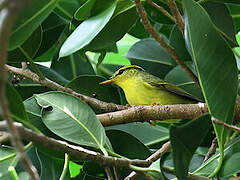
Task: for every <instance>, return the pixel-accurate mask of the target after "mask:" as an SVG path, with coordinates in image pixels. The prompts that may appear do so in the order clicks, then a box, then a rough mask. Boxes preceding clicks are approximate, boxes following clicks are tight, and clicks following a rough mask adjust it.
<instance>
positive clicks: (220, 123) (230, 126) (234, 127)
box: [212, 117, 240, 133]
mask: <svg viewBox="0 0 240 180" xmlns="http://www.w3.org/2000/svg"><path fill="white" fill-rule="evenodd" d="M212 122H214V123H215V124H219V125H222V126H224V127H226V128H228V129H230V130H232V131H236V132H239V133H240V128H239V127H237V126H234V125H230V124H227V123H225V122H223V121H219V120H218V119H216V118H214V117H212Z"/></svg>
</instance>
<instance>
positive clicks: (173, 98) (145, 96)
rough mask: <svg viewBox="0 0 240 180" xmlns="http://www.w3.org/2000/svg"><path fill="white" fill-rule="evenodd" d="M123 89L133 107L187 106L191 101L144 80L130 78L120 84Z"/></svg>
mask: <svg viewBox="0 0 240 180" xmlns="http://www.w3.org/2000/svg"><path fill="white" fill-rule="evenodd" d="M118 85H119V86H120V87H121V88H122V89H123V91H124V93H125V96H126V99H127V101H128V103H129V104H131V105H151V104H153V103H158V104H163V105H164V104H185V103H190V101H189V100H187V99H185V98H183V97H181V96H178V95H176V94H174V93H171V92H168V91H166V90H162V89H159V88H157V87H154V86H151V85H149V84H147V83H146V82H144V81H143V80H142V79H140V78H139V79H136V78H128V79H127V80H125V81H124V82H121V83H118Z"/></svg>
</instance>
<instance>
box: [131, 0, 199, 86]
mask: <svg viewBox="0 0 240 180" xmlns="http://www.w3.org/2000/svg"><path fill="white" fill-rule="evenodd" d="M135 4H136V8H137V11H138V14H139V16H140V17H141V20H142V21H141V22H142V24H143V26H144V27H145V29H146V30H147V31H148V33H149V34H151V35H152V36H153V38H154V39H155V40H156V41H157V42H158V43H159V44H160V45H161V46H162V47H163V48H164V49H165V50H166V51H167V52H168V53H169V54H170V55H171V56H172V58H173V59H174V60H175V61H176V62H177V63H178V64H179V65H180V66H181V67H182V69H183V70H184V71H185V72H186V73H187V74H188V75H189V77H190V78H191V79H192V80H193V81H194V82H195V83H196V84H197V85H198V86H199V87H200V84H199V81H198V78H197V77H196V76H195V74H194V73H193V72H192V71H191V69H190V68H189V67H188V66H187V65H186V64H185V63H184V62H183V61H182V60H181V58H180V57H179V55H178V54H177V52H176V51H175V49H174V48H173V47H172V46H170V45H169V44H168V43H166V42H165V40H164V39H163V38H162V37H161V36H160V35H159V34H158V32H157V31H156V30H155V29H154V28H153V26H152V25H151V24H150V22H149V20H148V18H147V14H146V12H145V11H144V10H143V8H142V4H141V2H140V0H135Z"/></svg>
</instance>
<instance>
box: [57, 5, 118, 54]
mask: <svg viewBox="0 0 240 180" xmlns="http://www.w3.org/2000/svg"><path fill="white" fill-rule="evenodd" d="M115 7H116V2H115V1H114V2H113V3H112V4H111V5H110V6H109V7H108V8H107V9H105V10H104V11H102V12H101V13H99V14H98V15H96V16H93V17H91V18H89V19H87V20H85V21H83V22H82V23H81V24H80V25H79V26H78V27H77V28H76V29H75V30H74V32H73V33H72V34H71V35H70V36H69V37H68V38H67V40H66V41H65V42H64V43H63V45H62V47H61V49H60V52H59V56H60V57H64V56H67V55H70V54H72V53H74V52H76V51H78V50H80V49H82V48H83V47H85V46H86V45H87V44H89V43H90V42H91V41H92V40H93V39H94V38H95V37H96V35H97V34H98V33H99V32H100V31H101V30H102V29H103V28H104V26H105V25H106V24H107V22H108V21H109V20H110V18H111V17H112V15H113V12H114V10H115Z"/></svg>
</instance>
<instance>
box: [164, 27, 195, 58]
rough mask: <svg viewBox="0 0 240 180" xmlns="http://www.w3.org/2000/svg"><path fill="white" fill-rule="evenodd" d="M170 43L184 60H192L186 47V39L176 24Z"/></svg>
mask: <svg viewBox="0 0 240 180" xmlns="http://www.w3.org/2000/svg"><path fill="white" fill-rule="evenodd" d="M169 44H170V45H171V46H172V47H174V49H175V50H176V51H177V53H178V55H179V57H180V58H181V60H183V61H192V58H191V56H190V54H189V52H188V50H187V48H186V45H185V41H184V39H183V35H182V33H181V31H180V30H179V28H178V27H177V26H174V27H173V29H172V31H171V34H170V37H169Z"/></svg>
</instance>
